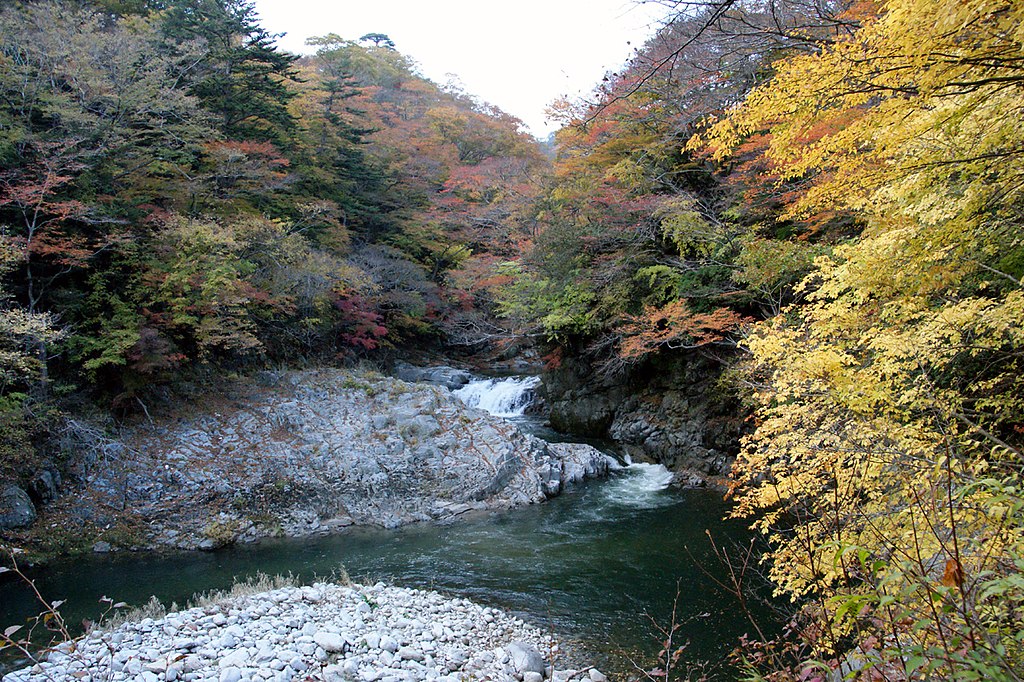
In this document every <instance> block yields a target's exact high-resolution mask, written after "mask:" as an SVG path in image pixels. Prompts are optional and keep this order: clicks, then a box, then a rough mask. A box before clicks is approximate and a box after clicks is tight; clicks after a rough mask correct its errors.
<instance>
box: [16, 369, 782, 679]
mask: <svg viewBox="0 0 1024 682" xmlns="http://www.w3.org/2000/svg"><path fill="white" fill-rule="evenodd" d="M476 388H480V387H479V386H477V387H476ZM530 388H531V386H530V385H529V382H526V383H525V384H524V385H522V386H521V387H520V389H521V391H528V390H529V389H530ZM496 390H501V391H507V393H508V394H509V396H510V397H509V399H510V400H512V401H515V400H517V399H518V398H517V397H516V395H517V392H516V391H511V390H508V386H506V385H500V384H499V385H498V386H497V387H496ZM484 393H485V394H486V391H485V392H484ZM503 406H504V407H503ZM489 407H490V409H492V410H493V411H497V412H499V413H500V412H502V410H503V409H504V411H505V413H506V414H507V416H508V417H510V418H512V419H514V420H515V421H517V422H519V423H520V425H521V426H522V427H523V428H526V429H529V430H532V431H534V432H535V433H538V434H540V435H542V436H546V437H548V438H552V439H555V438H557V434H553V433H551V432H548V431H545V430H544V429H543V427H542V426H541V425H540V424H538V423H537V422H535V421H533V420H531V419H529V418H525V417H522V416H520V415H518V414H517V413H519V412H521V408H522V406H521V405H513V406H511V407H509V404H508V403H507V402H506V403H499V404H497V405H489ZM668 482H669V475H668V472H667V471H666V470H665V469H664V468H662V467H660V466H656V465H647V464H634V465H630V466H626V467H625V468H623V469H622V470H620V471H617V472H615V473H614V475H613V476H612V477H611V478H610V479H609V480H606V481H598V482H593V483H589V484H586V485H583V486H580V487H579V488H577V489H575V490H573V491H570V492H568V493H567V494H564V495H562V496H560V497H558V498H555V499H553V500H551V501H549V502H547V503H545V504H542V505H535V506H531V507H527V508H523V509H518V510H513V511H509V512H500V513H494V512H491V513H486V514H481V515H478V516H472V517H463V518H461V519H459V520H457V521H455V522H453V523H449V524H444V525H440V524H419V525H414V526H407V527H405V528H401V529H398V530H382V529H374V528H358V529H350V530H349V531H348V532H345V533H342V534H339V535H334V536H330V537H322V538H317V539H288V540H284V539H282V540H273V541H263V542H261V543H259V544H254V545H242V546H236V547H231V548H228V549H223V550H220V551H216V552H210V553H200V552H194V553H173V554H118V555H109V556H99V555H96V556H87V557H81V558H76V559H73V560H68V561H64V562H57V563H54V564H52V565H50V566H48V567H46V568H45V569H43V570H39V571H33V572H32V573H31V575H32V577H33V578H34V579H35V580H36V583H37V585H38V587H39V589H40V591H41V592H42V593H43V594H44V595H45V596H46V597H47V598H48V599H51V600H52V599H63V600H67V601H66V604H65V605H64V606H63V607H62V612H63V613H64V614H65V615H66V617H67V618H68V620H69V622H78V621H80V620H81V619H82V618H85V617H89V618H95V617H96V615H97V613H98V610H99V604H98V600H99V598H100V597H102V596H104V595H108V596H110V597H112V598H114V599H117V600H122V601H126V602H129V603H130V604H133V605H137V604H141V603H144V602H145V601H146V600H147V599H148V598H149V596H150V595H155V596H156V597H157V598H158V599H159V600H161V601H162V602H164V603H165V604H168V603H170V602H172V601H175V602H178V603H179V604H183V603H184V602H185V601H187V600H188V598H189V597H190V596H192V595H193V594H195V593H197V592H201V591H207V590H213V589H222V588H226V587H228V586H230V585H231V583H232V581H234V580H237V579H244V578H245V577H247V576H252V575H255V574H257V573H264V574H271V575H274V574H282V575H288V574H291V575H293V576H297V577H298V578H300V579H302V580H311V579H312V578H313V577H315V576H329V575H330V574H331V573H332V571H336V570H337V569H338V567H339V566H344V568H345V570H346V571H347V572H348V573H349V574H350V575H351V576H352V577H353V579H355V580H357V581H376V580H384V581H390V582H394V583H396V584H400V585H405V586H412V587H423V588H433V589H437V590H440V591H442V592H445V593H451V594H457V595H460V596H466V597H469V598H471V599H474V600H476V601H479V602H481V603H484V604H487V605H492V606H500V607H503V608H505V609H508V610H511V611H513V612H515V613H517V614H519V615H521V616H523V617H524V618H526V619H527V620H529V621H531V622H533V623H534V624H536V625H539V626H541V627H543V628H545V629H547V628H550V629H551V630H553V631H554V632H556V633H559V634H561V635H562V636H564V637H566V638H567V640H568V642H567V643H568V644H569V646H570V648H574V649H582V650H585V651H587V652H588V653H590V654H591V655H592V657H593V658H594V659H595V660H596V661H597V663H598V665H599V666H600V667H602V668H603V669H607V670H609V671H612V672H627V671H629V670H630V669H632V667H633V665H634V662H636V663H640V664H643V665H647V664H649V663H650V657H651V656H652V655H653V654H654V653H655V652H656V651H657V650H658V648H659V644H660V639H659V637H658V636H656V635H655V633H654V632H653V630H652V625H651V620H650V618H648V615H649V616H650V617H651V618H653V619H654V620H656V621H657V622H659V623H661V624H662V625H668V624H669V621H670V614H671V610H672V604H673V600H674V599H676V594H677V586H678V606H677V609H676V613H677V621H678V622H679V623H680V624H681V625H680V628H679V630H678V631H677V638H676V639H677V641H678V642H680V643H683V642H689V645H688V647H687V649H686V651H685V653H684V656H683V659H682V661H681V665H685V666H694V665H698V664H700V663H702V662H707V663H709V664H710V666H711V673H712V677H713V678H715V679H730V678H732V677H733V674H732V673H731V672H730V671H729V670H728V669H727V668H726V667H725V666H724V665H723V662H724V660H725V658H726V657H727V654H728V653H729V651H730V650H731V649H732V648H733V647H734V646H735V643H736V641H737V638H738V637H739V636H740V635H742V634H744V633H747V632H750V631H751V630H752V628H751V625H750V622H749V620H748V619H747V616H746V614H744V613H743V612H742V610H741V609H740V608H739V604H738V603H737V602H736V600H735V599H734V598H732V597H731V596H730V595H729V594H728V593H727V592H726V591H725V590H723V589H721V588H720V587H718V586H717V585H716V583H715V580H713V579H712V578H711V577H709V575H708V574H709V573H710V574H714V575H722V574H724V570H723V568H722V567H721V566H720V565H719V563H718V560H717V559H716V557H715V553H714V551H713V550H712V547H711V543H710V541H709V539H708V535H707V534H708V533H710V534H711V535H712V536H713V537H714V539H715V542H716V543H718V544H719V545H720V546H724V547H728V548H730V551H731V552H732V553H734V554H735V551H733V549H734V546H735V545H736V544H740V545H744V546H745V545H746V543H747V542H748V541H749V537H750V536H749V533H748V532H747V531H746V530H745V528H744V526H743V524H742V523H738V522H735V521H723V520H722V518H723V516H724V514H725V512H726V505H725V503H724V502H723V501H722V499H721V494H720V493H717V492H712V491H707V490H674V489H670V488H668V487H667V486H668ZM702 567H703V568H702ZM36 611H37V608H36V605H35V604H34V603H33V601H32V599H31V597H30V595H28V594H27V591H26V590H21V589H17V588H16V587H15V586H14V585H13V584H12V583H8V584H5V585H3V586H0V626H6V625H8V624H12V623H16V622H19V620H23V619H24V618H25V617H26V616H28V615H29V614H32V613H35V612H36ZM645 614H647V615H645ZM754 615H755V616H756V617H757V618H759V619H760V621H761V622H762V623H763V624H765V625H763V627H765V626H767V627H769V628H770V629H774V628H773V627H772V615H771V613H770V612H769V610H767V609H765V608H759V609H758V611H757V613H756V614H754Z"/></svg>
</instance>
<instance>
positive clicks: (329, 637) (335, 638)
mask: <svg viewBox="0 0 1024 682" xmlns="http://www.w3.org/2000/svg"><path fill="white" fill-rule="evenodd" d="M313 641H314V642H316V643H317V645H318V646H320V647H322V648H323V650H324V651H326V652H327V653H330V654H334V653H342V652H344V651H345V649H346V648H347V646H348V642H347V641H345V638H344V637H342V636H341V635H337V634H335V633H333V632H318V633H316V634H314V635H313Z"/></svg>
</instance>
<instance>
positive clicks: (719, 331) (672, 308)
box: [619, 299, 753, 360]
mask: <svg viewBox="0 0 1024 682" xmlns="http://www.w3.org/2000/svg"><path fill="white" fill-rule="evenodd" d="M627 319H628V320H629V321H628V322H627V323H626V324H624V325H623V326H622V327H620V329H619V331H620V332H621V333H622V335H623V339H622V343H621V344H620V346H619V355H620V356H621V357H622V358H624V359H627V360H637V359H639V358H642V357H644V356H645V355H648V354H649V353H653V352H654V351H657V350H659V349H662V348H699V347H701V346H706V345H708V344H712V343H718V342H720V341H724V340H725V339H726V338H727V336H728V334H730V333H732V332H735V331H737V330H739V329H740V328H741V327H743V326H744V325H746V324H749V323H751V322H753V320H752V319H751V318H749V317H745V316H743V315H740V314H739V313H737V312H735V311H733V310H729V309H728V308H718V309H717V310H714V311H712V312H710V313H694V312H692V311H691V310H690V306H689V305H687V303H686V300H685V299H679V300H677V301H673V302H672V303H669V304H668V305H666V306H665V307H663V308H656V307H654V306H648V307H647V308H646V309H645V310H644V313H643V314H642V315H630V316H629V317H628V318H627Z"/></svg>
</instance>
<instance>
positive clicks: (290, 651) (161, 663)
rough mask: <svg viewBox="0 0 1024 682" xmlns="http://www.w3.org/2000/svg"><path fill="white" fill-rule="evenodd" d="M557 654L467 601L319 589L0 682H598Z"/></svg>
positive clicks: (263, 597) (163, 628)
mask: <svg viewBox="0 0 1024 682" xmlns="http://www.w3.org/2000/svg"><path fill="white" fill-rule="evenodd" d="M558 651H559V647H558V644H557V642H555V641H553V640H552V639H551V637H550V636H549V635H545V634H544V633H542V632H541V631H540V630H538V629H537V628H536V627H533V626H530V625H528V624H526V623H524V622H523V621H521V620H520V619H518V618H515V617H513V616H511V615H509V614H507V613H504V612H502V611H499V610H496V609H491V608H486V607H483V606H480V605H477V604H475V603H472V602H470V601H468V600H466V599H452V598H447V597H444V596H442V595H440V594H438V593H436V592H426V591H420V590H413V589H405V588H399V587H391V586H385V585H384V584H382V583H378V584H376V585H373V586H359V585H350V586H343V585H336V584H327V583H318V584H314V585H312V586H307V587H285V588H281V589H276V590H271V591H267V592H261V593H258V594H254V595H249V596H239V597H233V598H226V599H223V600H220V601H216V602H214V603H211V604H207V605H205V606H199V607H195V608H191V609H188V610H185V611H179V612H175V613H170V614H167V615H165V616H162V617H160V618H145V619H143V620H140V621H137V622H131V623H127V624H124V625H122V626H120V627H117V628H115V629H110V630H97V631H94V632H92V633H91V634H89V635H86V636H84V637H82V638H80V639H79V640H76V641H74V642H68V643H65V644H62V645H60V646H58V647H57V648H56V649H55V650H54V651H52V652H51V653H50V654H49V655H48V657H47V658H46V660H45V661H42V662H40V663H37V664H36V665H34V666H32V667H30V668H24V669H22V670H18V671H15V672H12V673H10V674H8V675H7V676H5V677H4V678H3V682H36V681H40V682H41V681H43V680H46V681H51V680H65V679H81V680H97V679H102V680H111V681H117V680H138V681H139V682H160V681H166V682H176V681H178V680H182V681H185V682H189V681H196V682H199V681H213V682H241V681H252V682H257V681H270V680H274V681H280V682H288V681H293V680H323V681H324V682H335V681H336V682H342V681H346V682H347V681H353V680H356V681H361V682H377V681H380V682H402V681H404V680H444V681H446V682H462V681H464V680H496V681H498V682H501V681H508V682H512V681H515V680H522V681H523V682H541V680H542V679H552V680H554V681H555V682H568V681H569V680H580V681H581V682H582V681H583V680H586V681H587V682H605V677H604V675H602V674H601V673H600V672H598V671H597V670H594V669H592V668H584V669H583V670H576V669H562V670H555V669H554V668H553V667H552V665H551V664H552V659H553V660H554V662H555V663H558V662H559V660H560V658H561V657H560V656H559V655H558ZM561 660H563V661H564V659H561Z"/></svg>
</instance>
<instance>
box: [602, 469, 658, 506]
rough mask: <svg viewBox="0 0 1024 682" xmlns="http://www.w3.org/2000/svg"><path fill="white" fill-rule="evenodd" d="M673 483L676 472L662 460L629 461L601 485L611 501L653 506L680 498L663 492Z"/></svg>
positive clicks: (606, 498) (620, 504) (621, 503)
mask: <svg viewBox="0 0 1024 682" xmlns="http://www.w3.org/2000/svg"><path fill="white" fill-rule="evenodd" d="M671 483H672V472H671V471H669V470H668V469H666V468H665V467H664V466H662V465H661V464H643V463H640V464H627V466H625V467H623V468H622V469H621V470H620V471H619V473H618V474H617V475H616V476H615V477H613V478H612V479H611V480H610V481H608V482H607V483H605V484H604V485H603V486H602V487H601V493H602V494H603V497H604V498H605V501H606V502H607V503H608V504H610V505H614V506H619V507H635V508H639V509H652V508H655V507H664V506H668V505H670V504H674V503H675V502H676V498H674V497H672V496H670V495H664V494H662V491H664V490H666V489H667V488H668V487H669V485H671Z"/></svg>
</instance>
